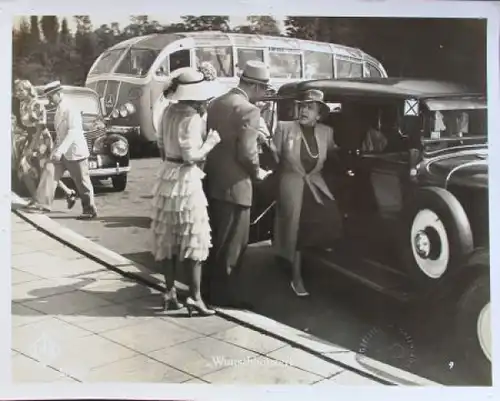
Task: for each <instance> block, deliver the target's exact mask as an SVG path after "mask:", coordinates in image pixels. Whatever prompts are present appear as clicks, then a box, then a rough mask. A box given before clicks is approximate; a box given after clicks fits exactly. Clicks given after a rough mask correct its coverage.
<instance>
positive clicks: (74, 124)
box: [30, 81, 97, 219]
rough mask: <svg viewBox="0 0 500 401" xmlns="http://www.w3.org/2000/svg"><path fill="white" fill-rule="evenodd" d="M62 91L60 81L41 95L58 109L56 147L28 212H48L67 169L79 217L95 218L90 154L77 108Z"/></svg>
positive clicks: (55, 122)
mask: <svg viewBox="0 0 500 401" xmlns="http://www.w3.org/2000/svg"><path fill="white" fill-rule="evenodd" d="M61 91H62V87H61V83H60V82H59V81H55V82H52V83H50V84H47V85H46V86H45V88H44V94H45V96H46V97H47V98H48V99H49V101H50V103H52V104H54V105H56V106H57V110H56V114H55V117H54V128H55V131H56V145H55V148H54V151H53V152H52V155H51V161H52V163H47V164H46V165H45V168H44V170H43V173H42V177H41V179H40V184H39V185H38V188H37V191H36V194H35V203H34V204H33V205H30V209H32V210H36V211H42V212H43V211H50V210H51V207H52V202H53V200H54V195H55V191H56V188H57V183H58V181H59V180H60V179H61V177H62V175H63V174H64V172H65V171H66V170H68V171H69V174H70V176H71V178H72V179H73V181H74V182H75V185H76V189H77V191H78V194H79V195H80V198H81V201H82V208H83V213H82V214H81V215H80V217H79V218H80V219H92V218H95V217H96V216H97V209H96V206H95V202H94V188H93V186H92V182H91V180H90V175H89V164H88V158H89V156H90V154H89V149H88V145H87V141H86V140H85V136H84V133H83V122H82V115H81V111H80V110H79V109H78V107H76V105H74V104H72V103H71V102H70V101H69V100H68V99H65V98H64V95H63V94H62V93H61Z"/></svg>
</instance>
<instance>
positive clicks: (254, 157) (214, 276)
mask: <svg viewBox="0 0 500 401" xmlns="http://www.w3.org/2000/svg"><path fill="white" fill-rule="evenodd" d="M269 78H270V74H269V69H268V67H267V66H266V65H265V64H264V63H262V62H260V61H249V62H248V63H247V64H246V66H245V69H244V71H243V73H242V75H241V76H240V82H239V85H238V86H237V87H236V88H233V89H231V90H230V91H229V92H228V93H226V94H224V95H222V96H220V97H218V98H217V99H214V100H213V101H212V102H211V103H210V105H209V106H208V110H207V129H208V130H210V129H213V130H216V131H217V132H219V135H220V137H221V142H220V143H219V144H218V145H217V146H216V147H215V148H214V149H213V150H212V152H211V153H210V154H209V155H208V157H207V161H206V165H205V172H206V174H207V176H206V185H205V190H206V195H207V198H208V202H209V214H210V224H211V227H212V242H213V248H212V250H211V255H210V257H209V260H208V263H207V265H206V267H205V279H204V285H205V292H206V294H205V296H206V297H207V300H208V301H209V302H210V303H211V304H212V305H216V306H228V307H236V308H245V309H248V308H249V307H250V306H249V305H248V304H244V303H242V302H241V299H239V294H240V291H239V290H238V288H239V282H238V281H239V280H238V276H239V274H238V273H239V272H240V270H241V262H242V256H243V254H244V252H245V250H246V247H247V244H248V239H249V230H250V207H251V205H252V195H253V188H252V181H255V180H262V179H264V178H265V176H266V174H267V172H265V171H264V170H262V169H261V168H260V165H259V151H258V137H259V127H260V109H259V108H258V107H257V106H255V105H254V104H253V103H254V102H255V101H256V100H257V99H258V98H260V97H262V96H264V95H265V93H266V90H267V89H268V87H269Z"/></svg>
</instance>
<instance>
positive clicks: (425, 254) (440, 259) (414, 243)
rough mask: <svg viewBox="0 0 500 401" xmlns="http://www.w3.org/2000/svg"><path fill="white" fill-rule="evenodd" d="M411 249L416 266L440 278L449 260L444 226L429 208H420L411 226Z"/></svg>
mask: <svg viewBox="0 0 500 401" xmlns="http://www.w3.org/2000/svg"><path fill="white" fill-rule="evenodd" d="M410 236H411V249H412V252H413V257H414V258H415V262H416V264H417V266H418V268H419V269H420V270H421V271H422V272H423V273H424V274H425V275H427V276H428V277H430V278H432V279H438V278H440V277H441V276H442V275H443V274H444V273H445V272H446V270H447V268H448V264H449V261H450V244H449V240H448V234H447V232H446V227H445V226H444V223H443V222H442V221H441V219H440V218H439V216H438V215H437V214H436V213H435V212H434V211H432V210H430V209H423V210H420V211H419V212H418V213H417V214H416V216H415V218H414V219H413V223H412V226H411V233H410Z"/></svg>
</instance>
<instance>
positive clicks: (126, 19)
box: [14, 14, 285, 32]
mask: <svg viewBox="0 0 500 401" xmlns="http://www.w3.org/2000/svg"><path fill="white" fill-rule="evenodd" d="M25 17H27V18H28V19H29V16H28V15H26V16H25ZM57 17H58V18H59V20H60V21H62V19H63V18H66V19H67V20H68V26H69V29H70V30H71V32H75V30H76V23H75V20H74V18H73V16H72V15H58V16H57ZM148 17H149V19H150V20H152V21H153V20H156V21H158V22H159V23H160V24H164V25H167V24H171V23H176V22H181V16H180V15H172V16H170V17H168V18H166V17H165V15H164V14H158V15H148ZM274 18H275V19H276V20H277V21H278V26H279V27H280V28H281V29H284V24H283V20H284V18H285V17H284V16H274ZM20 20H21V17H14V21H15V22H14V24H15V25H16V26H19V22H20ZM90 20H91V21H92V25H93V27H94V29H96V28H99V27H100V26H101V25H103V24H108V25H110V24H111V23H112V22H118V23H119V24H120V29H123V28H125V27H126V26H127V25H128V24H130V15H121V16H120V15H115V16H111V15H108V16H106V15H101V14H93V15H92V14H91V15H90ZM229 22H230V25H231V26H237V25H244V24H246V23H247V22H246V16H230V20H229Z"/></svg>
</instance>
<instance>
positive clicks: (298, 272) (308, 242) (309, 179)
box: [273, 90, 342, 297]
mask: <svg viewBox="0 0 500 401" xmlns="http://www.w3.org/2000/svg"><path fill="white" fill-rule="evenodd" d="M329 111H330V110H329V108H328V106H327V105H326V103H324V102H323V92H321V91H319V90H308V91H306V92H305V94H304V97H303V99H302V100H301V101H300V102H299V119H298V120H297V121H290V122H280V123H279V124H278V126H277V129H276V132H275V135H274V137H273V140H274V145H275V146H276V152H277V154H278V158H279V167H278V171H279V176H278V177H279V194H278V200H277V203H276V217H275V224H274V239H273V247H274V249H275V252H276V254H277V256H278V257H280V258H281V259H283V260H284V261H285V262H286V263H287V264H288V265H290V266H291V270H292V277H291V283H290V285H291V288H292V289H293V291H294V292H295V294H296V295H297V296H299V297H303V296H308V295H309V293H308V292H307V290H306V288H305V285H304V282H303V279H302V268H301V262H302V260H301V259H302V258H301V256H302V254H301V252H302V250H303V249H304V248H307V247H325V248H328V247H329V246H330V245H331V242H332V240H334V239H336V238H338V237H339V236H340V233H341V228H342V218H341V214H340V212H339V209H338V207H337V202H336V201H335V197H334V196H333V195H332V193H331V192H330V190H329V188H328V186H327V184H326V182H325V180H324V179H323V176H322V174H321V172H322V169H323V165H324V163H325V161H326V159H327V156H328V153H329V151H332V150H335V149H336V148H337V145H336V144H335V141H334V138H333V129H331V128H330V127H328V126H327V125H324V124H321V123H319V122H318V121H319V120H320V118H321V117H322V116H323V115H324V114H325V113H326V114H327V113H329Z"/></svg>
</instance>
